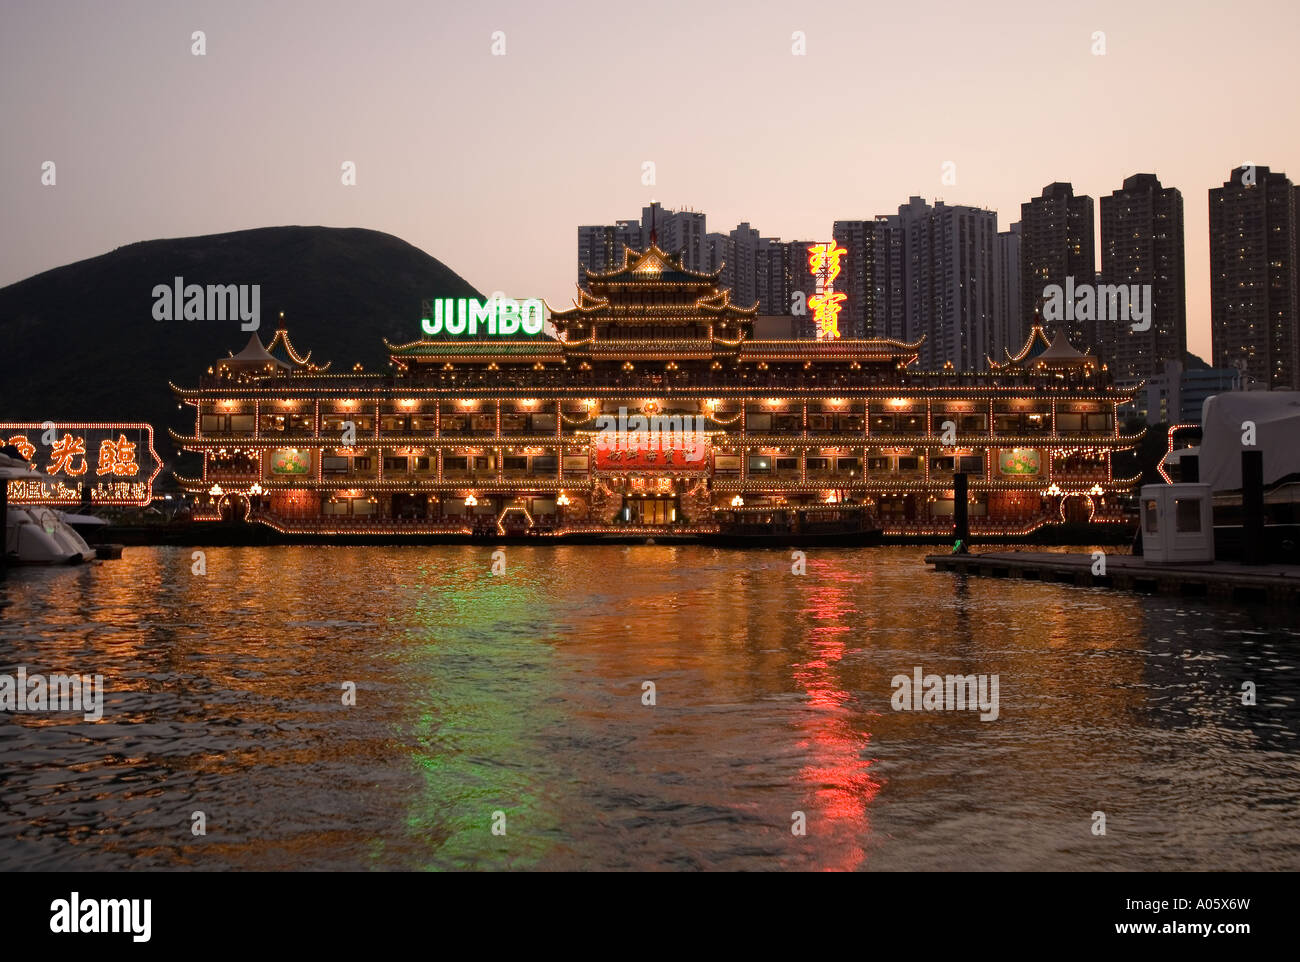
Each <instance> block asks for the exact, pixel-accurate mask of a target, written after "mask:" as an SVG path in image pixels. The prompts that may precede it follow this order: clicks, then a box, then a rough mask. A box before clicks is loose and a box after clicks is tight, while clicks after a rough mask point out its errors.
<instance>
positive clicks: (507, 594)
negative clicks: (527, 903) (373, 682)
mask: <svg viewBox="0 0 1300 962" xmlns="http://www.w3.org/2000/svg"><path fill="white" fill-rule="evenodd" d="M458 567H459V566H458ZM483 568H484V566H479V565H476V566H475V568H474V569H473V571H470V570H466V569H464V568H460V570H456V569H455V568H453V569H452V570H448V569H447V568H446V567H432V568H426V569H425V570H422V571H421V572H420V582H422V583H423V587H422V588H421V589H420V593H419V595H418V600H417V601H416V603H415V605H414V608H413V610H412V611H411V612H410V613H409V617H408V618H407V619H406V620H407V621H408V622H409V623H410V625H411V627H409V628H408V636H409V637H410V638H411V639H412V640H413V641H415V642H417V643H416V644H413V645H411V646H410V647H409V648H407V649H406V650H405V651H404V652H403V660H404V661H405V663H406V664H405V670H406V672H407V673H409V676H410V678H411V679H412V681H413V682H414V683H416V684H424V685H427V691H428V696H427V697H426V698H421V697H420V696H419V695H416V696H415V698H414V704H415V705H416V706H417V708H421V709H422V710H421V711H420V713H419V714H418V715H417V716H416V717H413V718H412V719H411V722H410V725H409V729H408V730H407V731H404V732H402V733H401V740H402V742H403V744H405V745H406V746H409V750H410V752H411V757H412V764H413V765H414V766H415V768H416V770H417V772H418V774H419V776H420V779H421V781H422V789H421V792H420V794H419V795H418V796H417V797H414V798H412V799H411V801H410V805H409V808H408V811H407V812H406V815H405V825H406V828H407V830H408V831H409V833H410V835H411V836H412V840H413V841H414V842H415V849H416V851H417V852H419V851H425V850H427V859H425V860H423V864H422V865H421V866H420V867H423V868H425V869H429V870H441V869H461V868H466V869H467V868H506V867H509V868H526V867H529V866H532V865H535V864H536V863H537V862H538V861H539V860H540V859H541V858H542V856H543V855H545V853H546V852H547V851H548V850H549V849H550V848H551V846H552V845H553V844H554V843H553V841H552V839H554V838H555V837H557V826H558V824H559V817H558V812H557V806H556V804H555V803H554V801H553V800H550V799H546V798H543V797H542V794H543V793H542V782H543V781H545V780H547V776H548V774H550V773H548V772H547V770H546V768H547V767H548V762H546V760H545V759H546V758H547V757H548V754H549V753H548V752H547V751H545V750H544V746H543V745H542V742H541V739H542V737H543V736H544V733H545V732H546V731H547V730H554V729H555V727H556V726H557V723H558V721H559V716H558V714H557V713H556V711H555V710H554V709H553V708H551V707H549V703H548V699H553V698H554V697H555V694H556V688H557V686H556V681H555V678H554V674H553V669H554V651H553V649H552V648H551V643H550V642H551V640H550V639H548V638H546V637H544V636H543V635H542V634H541V632H540V630H539V631H532V630H530V627H529V626H530V625H539V626H540V625H545V624H548V623H550V619H549V618H548V608H549V604H548V600H547V598H546V596H545V593H544V591H543V590H542V589H541V588H540V587H539V586H538V584H537V582H536V581H535V580H534V579H532V578H529V577H528V576H527V572H526V571H525V570H524V569H523V568H522V567H516V568H512V569H511V570H510V573H509V574H508V575H506V576H503V577H494V576H492V575H490V574H488V573H487V572H486V571H485V570H483ZM521 665H522V666H527V667H528V669H529V670H527V671H526V672H524V673H523V676H522V677H523V678H524V682H523V684H522V686H521V685H520V683H519V679H520V677H521V675H520V672H519V668H520V666H521ZM506 677H509V678H511V679H512V681H511V683H510V685H509V686H508V687H507V686H506V685H505V684H504V683H502V681H501V679H502V678H506ZM497 811H502V812H504V813H505V819H506V834H505V835H504V836H502V835H494V834H492V825H493V813H494V812H497ZM425 846H427V849H426V848H425Z"/></svg>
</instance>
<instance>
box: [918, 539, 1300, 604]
mask: <svg viewBox="0 0 1300 962" xmlns="http://www.w3.org/2000/svg"><path fill="white" fill-rule="evenodd" d="M925 561H926V564H930V565H933V566H934V569H935V570H936V571H953V572H959V573H962V574H968V575H981V576H984V577H991V578H1018V579H1022V580H1028V581H1055V582H1063V583H1065V584H1072V585H1079V586H1082V587H1094V588H1119V589H1121V590H1125V591H1141V592H1147V593H1159V594H1173V595H1201V596H1205V597H1210V598H1220V599H1224V600H1233V601H1266V602H1283V603H1290V604H1294V603H1296V602H1300V566H1298V565H1243V564H1238V563H1236V562H1232V561H1215V562H1213V563H1209V564H1190V565H1174V564H1170V565H1158V564H1151V563H1149V562H1147V561H1145V560H1144V559H1143V558H1141V557H1135V556H1133V555H1113V554H1107V555H1106V556H1105V561H1106V564H1105V567H1104V569H1102V570H1104V572H1105V573H1104V574H1094V573H1093V571H1094V569H1095V568H1096V567H1097V564H1096V561H1095V559H1094V557H1093V555H1091V554H1074V553H1050V552H1042V551H1005V552H1002V551H999V552H985V553H982V554H933V555H927V556H926V558H925Z"/></svg>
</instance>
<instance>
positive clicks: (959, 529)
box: [952, 471, 970, 551]
mask: <svg viewBox="0 0 1300 962" xmlns="http://www.w3.org/2000/svg"><path fill="white" fill-rule="evenodd" d="M952 521H953V526H954V527H955V529H956V530H955V532H954V537H955V538H956V539H957V543H958V544H960V545H961V550H963V551H964V550H965V549H966V546H967V545H968V544H970V519H969V517H968V515H967V512H966V473H965V472H964V471H958V472H957V473H955V474H954V475H953V476H952Z"/></svg>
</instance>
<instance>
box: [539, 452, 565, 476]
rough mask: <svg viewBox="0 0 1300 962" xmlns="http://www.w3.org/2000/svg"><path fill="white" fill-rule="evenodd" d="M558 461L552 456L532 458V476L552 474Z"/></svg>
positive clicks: (540, 455)
mask: <svg viewBox="0 0 1300 962" xmlns="http://www.w3.org/2000/svg"><path fill="white" fill-rule="evenodd" d="M559 463H560V462H559V459H558V458H557V457H556V456H555V455H553V454H539V455H537V456H535V457H534V458H533V473H534V474H554V473H555V469H556V468H557V467H558V466H559Z"/></svg>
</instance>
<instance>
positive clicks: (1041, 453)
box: [172, 239, 1141, 538]
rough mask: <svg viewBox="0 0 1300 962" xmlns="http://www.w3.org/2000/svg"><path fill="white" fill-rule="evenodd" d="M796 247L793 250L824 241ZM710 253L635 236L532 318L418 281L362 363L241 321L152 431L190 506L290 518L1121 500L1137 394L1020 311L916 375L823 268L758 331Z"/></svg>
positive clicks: (995, 515) (527, 529)
mask: <svg viewBox="0 0 1300 962" xmlns="http://www.w3.org/2000/svg"><path fill="white" fill-rule="evenodd" d="M817 246H820V247H825V250H810V261H811V262H812V263H814V264H816V263H821V264H825V263H827V262H828V261H830V260H834V261H835V262H836V263H837V261H838V258H837V257H833V256H832V255H834V250H833V246H834V245H817ZM836 273H837V271H836ZM823 274H824V275H825V271H823ZM720 275H721V271H720V270H719V271H715V272H712V273H700V272H696V271H693V270H689V269H687V268H686V267H684V266H683V264H682V260H681V256H680V255H677V254H670V253H666V252H664V251H663V250H660V249H659V248H658V247H657V246H656V245H655V243H654V242H653V239H652V242H651V244H650V246H649V247H648V248H647V249H645V250H644V251H634V250H628V251H626V253H625V255H624V263H623V264H622V265H621V266H620V267H618V268H617V269H615V270H612V271H609V272H605V273H592V272H588V274H587V283H586V284H585V285H584V286H580V287H579V290H578V294H577V298H576V300H575V301H574V303H573V306H572V307H571V308H569V309H567V310H554V311H547V314H548V315H549V316H548V317H547V318H546V323H545V324H544V325H542V324H540V321H541V315H540V314H539V313H538V311H537V308H538V306H542V307H544V305H540V302H537V301H532V302H524V305H517V304H513V303H512V302H509V301H503V300H494V301H490V302H486V303H484V302H476V301H461V302H457V303H453V302H450V301H445V300H443V301H431V302H429V304H428V305H427V310H426V315H425V318H424V321H423V324H422V327H423V331H422V333H425V334H426V335H427V336H425V337H423V338H422V339H420V340H416V341H412V342H410V343H405V344H392V343H388V342H385V343H386V344H387V348H388V353H389V355H390V358H391V369H390V370H389V371H387V372H384V373H366V372H361V371H352V372H331V371H330V370H328V367H329V366H328V365H324V366H319V365H315V364H313V363H312V362H311V355H310V353H308V354H307V355H302V354H300V353H299V352H298V351H297V350H296V349H295V347H294V345H293V344H292V342H291V341H290V340H289V337H288V334H287V333H286V331H285V330H284V328H283V326H281V328H280V329H279V330H278V331H277V332H276V335H275V337H274V338H273V339H272V341H271V342H270V343H269V344H263V342H262V341H261V340H260V339H259V337H258V335H257V334H256V332H254V333H253V335H252V336H251V337H250V338H249V341H248V344H247V346H246V347H245V348H244V349H243V350H242V351H240V352H239V353H238V354H235V355H233V356H230V357H226V358H223V359H221V360H220V361H217V362H216V363H215V364H214V365H213V367H212V368H211V369H209V373H208V375H207V376H205V377H202V378H200V381H199V384H198V386H197V387H194V388H183V387H177V386H176V385H172V388H173V390H174V392H175V393H176V395H177V397H178V398H179V399H180V400H181V401H182V402H183V403H185V404H188V405H190V406H191V407H192V408H193V410H194V430H193V433H192V434H181V433H177V432H175V431H173V432H172V437H173V439H174V440H175V442H176V443H177V445H178V446H179V447H181V448H182V449H184V450H186V451H191V452H197V453H199V454H201V455H202V459H203V465H202V474H201V475H200V476H198V477H181V476H178V480H179V482H180V483H181V485H182V487H183V488H184V489H185V490H186V491H187V492H189V493H190V494H192V495H194V496H195V497H196V499H197V501H198V508H197V509H196V513H195V517H196V518H199V519H202V518H207V519H214V520H215V519H220V518H226V519H241V518H242V519H245V520H249V521H253V522H258V523H261V524H264V525H268V526H270V527H271V528H273V529H275V530H276V531H279V532H281V533H283V534H286V535H318V536H319V535H325V536H335V535H351V534H362V535H371V534H375V535H394V534H396V535H440V534H447V535H471V534H474V533H490V534H494V535H502V534H506V535H525V534H526V535H529V536H539V537H555V538H560V537H566V536H588V537H589V536H593V535H595V536H598V535H604V534H609V535H622V536H626V535H628V534H634V535H646V536H650V535H663V536H682V537H690V536H697V537H707V536H710V535H716V534H717V533H718V532H719V531H725V530H727V529H728V527H729V526H730V527H732V528H735V527H737V526H746V525H748V526H750V527H753V526H759V525H771V524H778V523H785V522H787V521H789V519H794V518H797V519H799V523H810V521H815V520H817V519H828V520H830V521H834V520H836V519H838V520H839V521H841V522H843V521H845V519H848V518H851V517H857V518H860V519H868V520H869V522H870V525H871V527H872V528H874V529H878V530H880V531H882V532H883V533H884V534H885V535H886V536H909V535H918V536H919V535H928V536H943V535H949V534H951V533H952V532H953V530H954V512H955V504H954V500H955V492H956V491H957V490H960V488H959V487H958V485H957V484H956V483H955V475H957V474H959V473H960V474H964V475H965V476H966V481H967V488H966V500H967V502H968V504H967V507H968V516H969V523H970V529H971V533H972V535H974V536H978V535H981V534H983V535H1012V536H1014V535H1023V534H1028V533H1030V532H1032V531H1034V530H1036V529H1037V528H1040V527H1042V526H1043V525H1049V524H1054V523H1061V522H1066V521H1070V522H1081V521H1093V522H1118V521H1123V520H1125V519H1124V512H1123V507H1122V504H1121V501H1122V498H1123V496H1124V495H1126V494H1127V493H1128V492H1130V491H1131V489H1132V488H1133V486H1134V485H1135V484H1136V482H1137V480H1138V479H1137V478H1136V477H1135V478H1118V479H1117V478H1115V477H1114V473H1113V471H1112V465H1111V458H1112V455H1113V454H1114V453H1115V452H1116V451H1124V450H1128V449H1131V448H1133V447H1134V446H1135V445H1136V444H1137V443H1138V442H1139V440H1140V439H1141V434H1140V433H1139V434H1124V433H1122V431H1121V428H1120V425H1119V422H1118V421H1117V419H1116V408H1117V407H1118V406H1119V405H1121V404H1123V403H1125V402H1127V401H1129V400H1131V399H1132V397H1133V393H1134V390H1133V389H1128V390H1119V389H1117V388H1116V387H1115V386H1114V385H1113V384H1112V382H1111V379H1110V375H1109V372H1107V371H1106V370H1105V368H1104V366H1102V365H1100V364H1099V363H1098V362H1097V359H1096V358H1095V357H1093V356H1091V355H1089V354H1087V353H1081V352H1080V351H1078V350H1076V349H1075V348H1074V347H1073V346H1071V345H1070V344H1069V343H1067V342H1066V341H1065V340H1064V338H1063V336H1060V335H1058V336H1057V337H1056V338H1055V339H1054V340H1052V339H1049V338H1048V336H1047V335H1046V333H1045V332H1044V331H1043V329H1042V328H1041V327H1039V326H1034V327H1033V329H1032V330H1031V332H1030V334H1029V337H1028V339H1027V341H1026V343H1025V344H1024V346H1023V348H1022V349H1021V350H1020V351H1019V352H1017V353H1016V354H1014V355H1013V354H1010V353H1007V354H1006V356H1005V357H1004V358H1002V359H1000V360H999V361H992V360H990V364H989V369H988V370H987V371H982V372H961V371H956V370H952V369H946V370H939V371H922V370H918V369H917V368H916V367H915V365H916V362H917V356H918V351H917V349H918V347H919V345H920V342H919V341H918V342H916V343H904V342H900V341H895V340H885V339H868V340H852V339H846V338H840V337H838V331H837V329H836V325H835V323H834V315H835V313H836V312H837V311H838V304H837V301H838V300H840V299H842V295H836V294H834V293H832V288H831V286H830V285H829V284H827V285H825V288H824V289H823V286H822V285H820V284H819V288H818V293H817V294H815V295H814V296H813V297H811V298H809V306H810V307H812V308H814V309H815V315H816V319H817V321H818V326H819V331H820V335H821V336H819V337H817V338H816V339H813V338H805V339H769V338H762V337H758V336H756V327H758V328H761V327H762V324H761V323H760V319H759V318H758V317H757V310H758V308H757V305H754V306H749V307H745V306H740V305H737V304H734V303H732V301H731V297H730V291H729V290H727V289H726V288H724V287H723V286H722V285H721V282H720ZM833 276H834V275H833V274H830V275H829V277H830V279H832V280H833ZM823 279H825V277H824V278H823ZM525 305H528V306H525ZM277 347H282V348H283V351H284V357H283V358H281V357H277V356H276V354H275V353H274V352H275V351H276V349H277Z"/></svg>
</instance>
